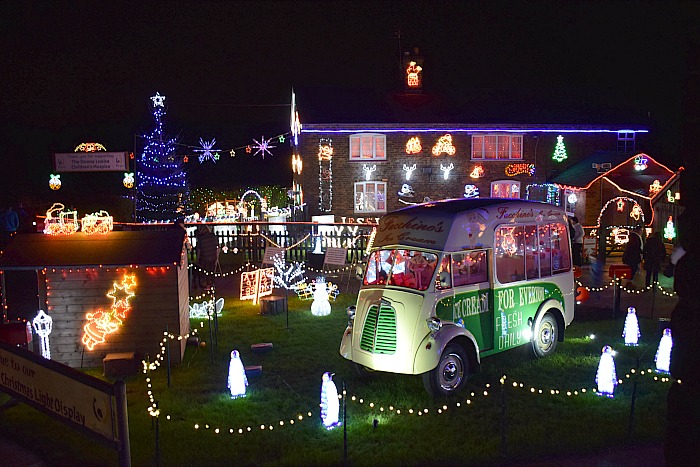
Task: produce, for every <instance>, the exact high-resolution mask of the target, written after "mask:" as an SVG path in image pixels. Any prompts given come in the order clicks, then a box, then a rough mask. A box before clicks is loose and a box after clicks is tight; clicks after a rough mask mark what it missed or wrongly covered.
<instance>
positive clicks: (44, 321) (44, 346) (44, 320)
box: [32, 310, 53, 360]
mask: <svg viewBox="0 0 700 467" xmlns="http://www.w3.org/2000/svg"><path fill="white" fill-rule="evenodd" d="M32 326H33V327H34V332H36V333H37V335H38V336H39V337H40V338H41V356H42V357H44V358H45V359H47V360H51V348H50V347H49V334H51V329H52V328H53V318H51V317H50V316H49V315H47V314H46V313H44V310H39V313H37V315H36V318H34V320H33V321H32Z"/></svg>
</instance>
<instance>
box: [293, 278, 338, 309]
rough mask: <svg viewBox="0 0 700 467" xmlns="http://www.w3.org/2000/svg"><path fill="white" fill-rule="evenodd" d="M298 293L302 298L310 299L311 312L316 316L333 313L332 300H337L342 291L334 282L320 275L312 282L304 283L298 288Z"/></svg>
mask: <svg viewBox="0 0 700 467" xmlns="http://www.w3.org/2000/svg"><path fill="white" fill-rule="evenodd" d="M296 292H297V295H298V296H299V298H301V299H302V300H310V299H312V298H313V302H312V303H311V314H313V315H314V316H327V315H329V314H331V304H330V300H335V299H336V298H337V297H338V294H339V293H340V291H339V290H338V286H337V285H335V284H333V283H332V282H326V278H325V277H322V276H319V277H317V278H316V280H314V281H313V282H311V284H308V285H307V284H305V283H302V284H300V285H299V286H298V287H297V288H296Z"/></svg>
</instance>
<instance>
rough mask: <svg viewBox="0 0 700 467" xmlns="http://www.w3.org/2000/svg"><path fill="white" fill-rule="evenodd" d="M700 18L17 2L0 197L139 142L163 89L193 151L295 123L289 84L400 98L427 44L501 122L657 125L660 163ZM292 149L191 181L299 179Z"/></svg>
mask: <svg viewBox="0 0 700 467" xmlns="http://www.w3.org/2000/svg"><path fill="white" fill-rule="evenodd" d="M699 13H700V3H698V2H673V1H658V2H635V1H625V2H614V1H601V2H589V1H577V2H574V1H566V2H564V1H562V2H538V1H528V2H520V1H518V2H514V1H508V2H499V1H489V2H468V1H461V2H439V1H425V2H411V1H394V2H378V1H373V2H333V1H326V2H311V1H307V2H304V1H294V2H291V1H290V2H281V1H280V2H266V1H255V2H207V1H198V2H185V1H181V2H164V1H148V2H142V1H134V2H116V1H90V2H82V1H41V2H34V1H15V0H9V1H8V0H6V1H4V2H2V3H1V4H0V56H1V57H2V59H1V60H0V67H1V68H0V76H1V78H0V79H1V81H0V106H2V109H1V110H2V111H1V112H0V123H1V126H0V129H1V132H0V137H2V141H1V144H0V151H2V154H1V155H0V157H1V158H2V167H1V170H0V190H2V191H0V193H2V197H3V198H5V197H6V196H7V199H12V198H13V197H16V196H19V194H21V193H23V192H30V193H32V194H34V195H35V196H38V195H42V196H44V197H46V198H51V196H52V195H53V194H52V193H51V192H50V191H49V189H48V175H49V173H51V172H52V168H51V162H50V161H51V158H50V154H51V152H53V151H55V152H70V151H72V150H73V148H74V147H75V146H76V145H77V144H78V143H80V142H83V141H96V142H101V143H103V144H104V145H105V146H107V148H108V150H115V151H117V150H128V151H131V150H133V148H134V141H135V135H139V134H144V133H146V132H148V131H149V130H150V129H151V123H152V121H151V119H150V103H151V101H150V100H149V97H150V96H152V95H153V94H154V93H155V92H156V91H158V92H160V93H161V94H163V95H165V96H167V99H166V104H168V115H167V117H166V125H167V126H166V131H168V132H169V133H170V134H171V135H173V136H176V135H179V138H180V142H181V143H182V144H184V145H188V146H196V145H197V143H198V140H199V137H200V136H201V137H203V138H204V139H211V138H216V139H217V143H218V145H217V146H219V147H220V148H230V147H238V146H243V145H246V144H249V143H252V138H256V139H258V140H259V139H260V138H261V136H262V135H266V136H267V137H269V136H273V135H276V134H279V133H283V132H285V131H287V129H288V128H287V123H288V122H287V121H288V114H289V110H288V107H285V106H284V104H288V103H289V94H290V89H291V87H292V86H321V85H332V86H336V87H340V88H342V87H353V86H364V87H374V88H377V89H381V90H389V89H392V87H396V86H397V84H398V83H397V80H398V77H397V70H398V66H397V65H398V60H399V52H400V51H402V50H403V51H406V50H410V49H412V48H413V47H415V46H417V47H420V51H421V53H422V55H423V56H424V57H425V64H424V68H425V72H424V75H425V83H426V88H427V90H428V91H434V92H439V93H440V94H443V95H447V96H452V97H453V98H454V99H455V102H458V101H459V102H462V103H466V105H470V103H473V105H474V106H475V108H484V115H489V116H490V118H489V120H492V118H493V117H491V116H493V115H499V112H503V115H504V116H506V115H507V116H510V117H513V116H516V117H517V116H519V115H522V116H523V118H529V119H531V117H532V115H537V117H538V118H539V119H541V120H542V121H539V122H531V123H554V122H558V123H571V122H568V121H561V119H562V116H567V117H568V116H570V115H572V113H574V114H576V113H580V114H581V115H585V116H586V120H588V121H592V122H595V121H596V119H597V117H598V116H599V117H600V121H601V122H606V123H607V120H609V119H610V116H615V118H618V117H619V120H618V121H622V122H634V123H638V122H642V123H646V124H648V125H649V126H650V128H651V129H652V132H653V135H654V137H655V143H654V144H655V145H654V150H655V151H656V153H655V154H652V155H653V156H655V157H658V158H659V159H660V160H662V161H672V160H673V159H674V158H675V157H677V156H678V151H679V147H680V144H681V125H682V123H683V121H684V115H683V108H684V107H683V102H684V101H685V100H686V99H687V95H686V94H684V89H686V86H685V83H686V82H687V81H688V79H689V70H690V69H693V65H689V63H688V62H689V60H688V59H689V57H691V58H692V57H695V56H697V50H696V48H697V47H698V44H699V43H700V42H699V41H698V32H697V30H698V26H697V25H698V24H700V22H699V20H700V14H699ZM398 30H400V31H401V36H402V39H401V48H399V43H398V41H397V39H396V32H397V31H398ZM696 65H697V64H696ZM695 79H697V76H696V77H695ZM300 106H301V108H302V109H303V103H300ZM329 106H332V103H329ZM486 107H488V109H486ZM494 109H498V110H497V111H494ZM486 110H489V112H487V111H486ZM526 116H527V117H526ZM301 118H302V123H303V111H302V115H301ZM465 123H494V122H493V121H484V122H465ZM278 146H279V147H278V148H276V149H273V154H274V156H273V157H266V158H265V160H264V161H263V160H261V159H260V158H259V156H258V157H257V158H253V157H251V156H246V155H245V153H244V152H243V151H239V152H238V153H239V155H238V156H236V158H235V159H230V158H228V156H222V160H220V162H219V163H218V164H217V165H216V166H214V165H213V164H211V163H209V164H208V165H201V166H200V165H199V164H198V163H195V164H192V163H190V165H189V166H190V167H191V170H192V177H193V180H194V182H195V184H198V185H206V184H207V183H208V182H209V181H211V184H212V185H222V184H228V183H230V184H231V185H235V184H243V185H246V184H247V185H254V184H259V183H269V184H274V183H277V184H288V183H289V181H290V180H291V170H290V168H289V167H288V166H289V160H288V157H287V155H288V153H289V148H288V146H287V145H286V144H281V145H278ZM182 151H184V152H187V149H186V148H184V147H183V148H182ZM182 151H181V152H182ZM224 159H226V160H224ZM113 175H114V176H115V177H117V179H116V180H117V183H119V182H118V180H120V179H119V178H118V175H117V174H113ZM90 177H91V176H90V175H85V174H81V175H80V176H77V175H68V176H67V177H66V178H68V179H70V180H69V181H70V182H71V183H72V184H75V183H77V182H78V180H83V181H84V183H85V184H88V185H89V182H88V181H87V180H88V179H89V178H90ZM92 178H94V179H95V180H102V179H100V178H99V177H92ZM80 183H83V182H82V181H81V182H80ZM100 183H102V182H100ZM4 203H5V202H2V203H0V204H4Z"/></svg>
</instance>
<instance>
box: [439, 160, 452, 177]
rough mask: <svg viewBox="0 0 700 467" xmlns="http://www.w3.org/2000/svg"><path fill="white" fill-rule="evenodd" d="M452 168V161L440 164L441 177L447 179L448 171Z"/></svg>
mask: <svg viewBox="0 0 700 467" xmlns="http://www.w3.org/2000/svg"><path fill="white" fill-rule="evenodd" d="M454 168H455V165H454V164H452V163H450V165H448V166H445V165H442V164H440V170H442V178H443V179H444V180H447V178H448V177H449V176H450V172H451V171H452V169H454Z"/></svg>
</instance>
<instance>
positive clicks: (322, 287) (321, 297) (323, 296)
mask: <svg viewBox="0 0 700 467" xmlns="http://www.w3.org/2000/svg"><path fill="white" fill-rule="evenodd" d="M329 286H331V287H332V286H333V284H331V283H326V278H325V277H317V278H316V281H315V282H314V284H313V288H314V301H313V302H312V303H311V314H312V315H314V316H328V315H330V314H331V303H330V301H329V292H330V290H329Z"/></svg>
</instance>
